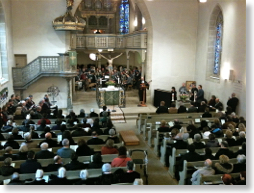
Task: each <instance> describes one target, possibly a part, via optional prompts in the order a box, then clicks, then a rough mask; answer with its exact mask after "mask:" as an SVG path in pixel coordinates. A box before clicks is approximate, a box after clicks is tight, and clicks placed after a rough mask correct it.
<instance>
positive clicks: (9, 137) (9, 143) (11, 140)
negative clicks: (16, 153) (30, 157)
mask: <svg viewBox="0 0 254 193" xmlns="http://www.w3.org/2000/svg"><path fill="white" fill-rule="evenodd" d="M6 139H7V141H6V143H5V144H4V148H6V147H8V146H10V147H12V148H13V149H19V143H18V142H17V141H14V137H13V135H9V134H8V135H7V137H6Z"/></svg>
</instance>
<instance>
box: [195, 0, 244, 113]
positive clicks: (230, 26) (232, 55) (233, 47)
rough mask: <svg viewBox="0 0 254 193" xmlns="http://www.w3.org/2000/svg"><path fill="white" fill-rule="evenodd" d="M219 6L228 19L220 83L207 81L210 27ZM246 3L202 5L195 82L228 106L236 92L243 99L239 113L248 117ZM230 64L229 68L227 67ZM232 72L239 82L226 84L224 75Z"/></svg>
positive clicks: (238, 1) (211, 1)
mask: <svg viewBox="0 0 254 193" xmlns="http://www.w3.org/2000/svg"><path fill="white" fill-rule="evenodd" d="M217 4H219V6H220V7H221V9H222V12H223V17H224V29H223V44H222V49H223V51H222V57H221V64H222V65H221V80H220V83H215V82H210V81H206V80H205V76H206V73H205V72H206V69H205V67H206V62H207V50H208V48H207V46H208V35H209V32H208V28H209V20H210V16H211V13H212V11H213V9H214V7H215V6H216V5H217ZM245 34H246V1H245V0H232V1H217V0H210V1H208V2H207V3H205V4H200V5H199V26H198V39H197V40H198V41H197V62H196V72H195V80H196V81H197V84H202V85H203V89H204V91H205V97H210V95H212V94H214V95H216V96H217V97H219V98H220V100H221V102H222V103H223V104H224V107H226V103H227V100H228V97H229V96H230V95H231V93H232V92H235V93H236V94H237V97H238V98H239V100H240V104H239V106H238V114H239V115H241V116H244V117H246V35H245ZM226 63H229V67H226ZM230 69H232V70H234V72H235V75H236V80H237V81H238V80H239V81H240V83H238V82H232V81H225V80H224V74H225V72H229V70H230Z"/></svg>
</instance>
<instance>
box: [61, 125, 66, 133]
mask: <svg viewBox="0 0 254 193" xmlns="http://www.w3.org/2000/svg"><path fill="white" fill-rule="evenodd" d="M65 130H66V125H61V126H60V131H61V132H62V133H63V132H64V131H65Z"/></svg>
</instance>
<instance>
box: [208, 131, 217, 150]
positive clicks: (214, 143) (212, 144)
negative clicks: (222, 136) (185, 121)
mask: <svg viewBox="0 0 254 193" xmlns="http://www.w3.org/2000/svg"><path fill="white" fill-rule="evenodd" d="M219 146H220V145H219V142H218V140H217V139H215V135H214V134H212V133H211V134H210V135H209V140H208V141H207V142H206V147H219Z"/></svg>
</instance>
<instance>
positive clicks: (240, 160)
mask: <svg viewBox="0 0 254 193" xmlns="http://www.w3.org/2000/svg"><path fill="white" fill-rule="evenodd" d="M236 159H237V161H238V163H241V164H243V163H246V156H245V155H243V154H239V155H238V156H237V158H236Z"/></svg>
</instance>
